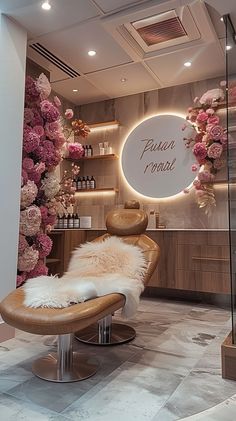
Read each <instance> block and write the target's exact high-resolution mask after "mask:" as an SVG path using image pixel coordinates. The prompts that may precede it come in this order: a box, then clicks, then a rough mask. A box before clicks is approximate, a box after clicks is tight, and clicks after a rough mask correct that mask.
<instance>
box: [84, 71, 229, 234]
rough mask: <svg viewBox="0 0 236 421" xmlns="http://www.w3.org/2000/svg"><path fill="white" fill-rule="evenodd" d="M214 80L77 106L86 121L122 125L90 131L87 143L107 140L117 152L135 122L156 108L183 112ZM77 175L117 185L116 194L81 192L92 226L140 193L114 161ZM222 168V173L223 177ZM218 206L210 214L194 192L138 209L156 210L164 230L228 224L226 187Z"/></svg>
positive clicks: (88, 164) (146, 203) (95, 164)
mask: <svg viewBox="0 0 236 421" xmlns="http://www.w3.org/2000/svg"><path fill="white" fill-rule="evenodd" d="M220 80H221V78H218V79H209V80H205V81H200V82H195V83H190V84H185V85H179V86H176V87H171V88H164V89H160V90H155V91H151V92H145V93H141V94H137V95H130V96H126V97H121V98H116V99H112V100H107V101H102V102H98V103H93V104H87V105H83V106H80V107H77V113H78V115H79V117H80V118H82V119H83V120H85V121H86V122H88V123H95V122H103V121H109V120H115V119H116V120H118V121H119V122H120V127H119V128H118V129H113V130H111V131H105V132H100V133H93V134H90V135H89V138H88V139H87V141H86V142H85V143H89V144H92V145H93V147H94V149H95V152H96V150H98V143H99V141H104V140H107V141H109V143H110V145H111V146H112V147H113V151H114V152H115V153H117V154H120V150H121V145H122V143H123V141H124V139H125V138H126V136H127V134H128V133H129V131H130V130H131V128H132V127H133V126H134V125H135V124H137V122H138V121H139V120H142V119H143V118H145V117H148V116H150V115H153V114H158V113H159V112H166V111H172V112H177V113H182V114H184V115H185V114H186V110H187V108H188V107H189V106H192V104H193V99H194V98H195V97H196V96H200V95H201V94H203V93H204V92H205V91H206V90H208V89H211V88H214V87H218V85H219V81H220ZM81 174H85V175H94V177H95V178H96V180H97V184H98V187H102V186H107V187H113V186H114V187H117V188H118V189H119V192H118V193H117V194H116V195H114V196H105V195H97V196H93V198H91V197H88V196H86V197H85V196H83V197H81V199H80V200H79V202H78V207H79V212H80V214H81V215H92V226H93V227H94V228H102V227H104V216H105V214H106V213H107V211H108V210H109V209H111V208H112V207H114V206H123V204H124V202H125V200H127V199H139V200H140V198H139V197H138V195H136V194H134V193H133V192H131V191H130V190H129V188H128V187H127V185H126V182H125V180H124V179H123V178H122V176H121V173H120V168H119V162H116V161H102V160H101V161H100V160H99V161H90V162H86V163H84V164H83V166H82V167H81ZM225 174H226V172H224V171H223V172H222V173H221V175H220V176H221V177H222V178H224V177H225ZM216 199H217V207H216V209H215V210H214V211H213V214H212V216H211V217H207V216H206V215H205V214H204V211H202V210H200V209H198V206H197V204H196V202H195V196H194V192H192V193H190V194H188V195H185V196H184V197H181V198H176V199H168V200H164V201H162V202H160V201H158V200H154V201H150V199H148V198H147V199H142V207H143V208H144V209H145V210H147V211H148V212H149V211H150V210H151V209H155V210H158V211H159V212H160V221H161V223H164V224H165V225H166V226H167V228H216V229H218V228H227V226H228V219H227V216H228V211H227V191H226V186H220V187H217V188H216Z"/></svg>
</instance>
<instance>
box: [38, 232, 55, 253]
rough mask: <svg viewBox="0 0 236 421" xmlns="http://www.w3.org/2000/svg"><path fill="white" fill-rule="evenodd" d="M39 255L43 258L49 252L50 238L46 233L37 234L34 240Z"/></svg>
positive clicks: (50, 246) (50, 247)
mask: <svg viewBox="0 0 236 421" xmlns="http://www.w3.org/2000/svg"><path fill="white" fill-rule="evenodd" d="M35 245H36V248H37V250H38V252H39V257H40V258H43V257H46V256H48V255H49V254H50V252H51V249H52V240H51V238H50V237H48V235H47V234H38V235H37V236H36V241H35Z"/></svg>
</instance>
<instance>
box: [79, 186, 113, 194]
mask: <svg viewBox="0 0 236 421" xmlns="http://www.w3.org/2000/svg"><path fill="white" fill-rule="evenodd" d="M106 192H110V193H112V192H114V193H117V192H118V189H116V188H114V187H104V188H102V189H90V190H78V191H76V192H75V196H77V195H80V194H84V193H106Z"/></svg>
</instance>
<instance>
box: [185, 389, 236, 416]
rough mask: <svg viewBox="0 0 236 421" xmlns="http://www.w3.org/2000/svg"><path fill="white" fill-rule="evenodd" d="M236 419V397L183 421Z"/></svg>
mask: <svg viewBox="0 0 236 421" xmlns="http://www.w3.org/2000/svg"><path fill="white" fill-rule="evenodd" d="M235 419H236V395H235V396H232V398H230V399H227V400H226V401H224V402H222V403H221V404H219V405H217V406H215V407H214V408H210V409H207V410H206V411H204V412H202V413H200V414H197V415H192V416H190V417H187V418H183V419H182V421H234V420H235Z"/></svg>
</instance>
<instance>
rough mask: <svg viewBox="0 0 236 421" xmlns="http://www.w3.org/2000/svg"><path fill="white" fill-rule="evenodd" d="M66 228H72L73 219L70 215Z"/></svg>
mask: <svg viewBox="0 0 236 421" xmlns="http://www.w3.org/2000/svg"><path fill="white" fill-rule="evenodd" d="M68 228H74V217H73V214H72V213H70V215H68Z"/></svg>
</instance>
